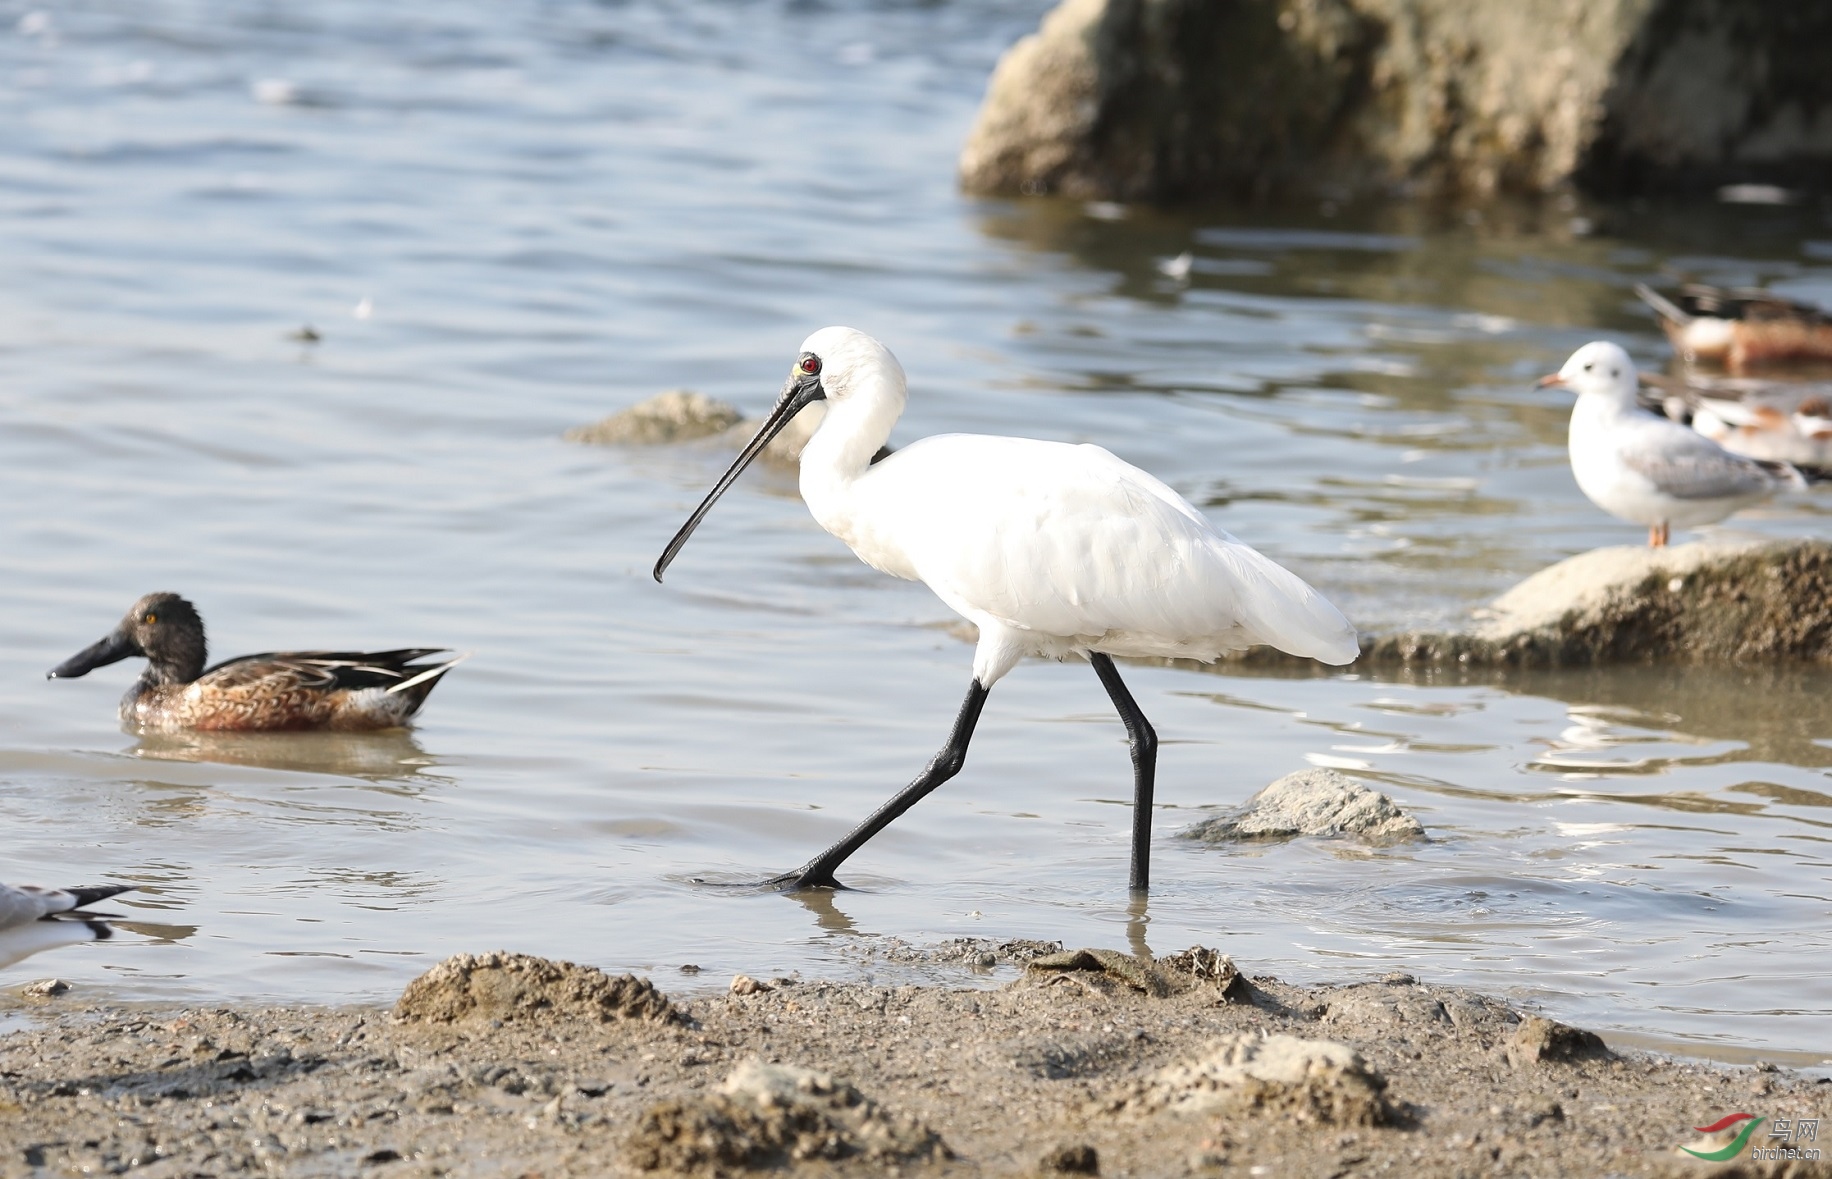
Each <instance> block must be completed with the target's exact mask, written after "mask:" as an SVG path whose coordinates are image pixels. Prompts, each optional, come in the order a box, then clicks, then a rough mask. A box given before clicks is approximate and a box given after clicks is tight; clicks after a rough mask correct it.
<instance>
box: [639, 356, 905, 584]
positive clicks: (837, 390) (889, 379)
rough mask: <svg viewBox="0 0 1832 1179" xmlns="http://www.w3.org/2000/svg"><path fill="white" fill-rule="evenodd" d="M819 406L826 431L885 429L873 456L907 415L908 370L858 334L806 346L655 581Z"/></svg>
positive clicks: (659, 564) (671, 545) (673, 544)
mask: <svg viewBox="0 0 1832 1179" xmlns="http://www.w3.org/2000/svg"><path fill="white" fill-rule="evenodd" d="M816 401H824V402H826V403H827V417H826V419H824V420H823V421H822V423H821V424H822V427H823V428H835V427H833V423H834V421H835V419H836V418H837V419H840V420H842V421H844V422H845V423H846V424H845V425H843V426H840V427H837V428H840V429H847V430H851V431H855V432H857V433H859V434H860V435H861V436H862V437H864V436H867V435H869V434H870V433H871V432H872V431H874V430H877V429H879V428H880V427H881V429H882V433H881V434H880V436H879V437H878V438H877V439H876V440H875V441H872V442H871V443H870V446H869V447H868V448H867V450H866V452H865V453H866V454H867V455H869V454H871V453H872V452H873V451H875V450H877V448H878V445H879V444H880V443H881V442H883V440H884V438H885V437H888V436H889V435H890V427H891V424H892V423H894V422H895V421H896V420H897V416H898V415H899V414H901V413H902V412H903V401H904V376H903V366H902V365H900V364H898V363H897V358H896V357H895V356H892V355H891V350H890V349H889V348H886V347H885V346H884V345H883V344H880V343H878V341H876V340H874V339H872V338H871V337H870V336H868V335H866V334H865V333H864V332H862V331H859V330H858V329H857V328H849V327H826V328H822V329H821V330H820V331H818V332H815V333H814V334H813V335H811V336H809V337H808V338H807V339H806V340H803V341H802V346H801V352H800V353H799V354H798V355H797V356H796V358H795V363H794V364H793V365H791V366H790V367H789V379H788V380H787V381H784V382H783V386H782V393H781V394H780V395H779V396H778V397H777V398H776V405H775V407H774V408H773V409H771V410H770V416H769V417H767V418H765V419H764V421H763V425H762V426H761V427H760V428H759V429H758V431H757V436H756V437H755V438H752V439H751V440H750V441H749V442H747V443H745V445H744V449H743V450H741V451H739V452H738V457H737V458H736V459H735V460H733V462H732V465H731V468H730V469H729V470H727V471H726V472H725V474H724V475H722V476H720V478H719V481H718V482H717V483H715V484H713V488H712V490H711V491H709V492H707V494H706V498H705V499H703V500H701V501H700V506H699V507H697V508H695V509H694V510H693V515H691V516H689V517H687V523H685V524H683V525H681V530H680V531H679V532H677V533H675V534H674V539H673V540H671V541H669V542H668V547H667V548H666V549H664V550H662V555H661V559H660V560H658V561H656V562H655V580H657V581H660V580H661V579H662V574H663V573H666V572H667V570H668V566H669V564H670V563H672V562H673V560H674V558H675V556H676V554H678V553H679V552H680V551H681V546H683V545H685V544H686V543H687V538H688V537H689V536H692V535H693V530H694V529H695V528H698V527H699V526H700V521H701V520H703V519H704V518H705V517H706V513H707V512H709V511H711V510H712V505H713V504H714V503H716V502H717V501H718V499H719V497H720V496H721V495H724V494H725V489H726V488H728V487H730V486H731V485H732V484H733V483H734V482H736V481H737V478H738V476H739V475H741V474H743V473H744V468H746V467H748V466H750V465H751V460H752V459H754V458H756V457H757V456H758V455H759V454H761V453H762V452H763V448H764V447H766V446H768V445H769V444H770V440H771V439H772V438H774V437H776V435H778V434H780V433H781V432H782V429H783V427H784V426H787V425H788V424H789V422H790V421H791V420H792V419H793V418H794V417H795V415H796V414H798V413H800V412H801V411H802V410H804V409H806V408H807V407H808V406H809V405H812V404H813V403H814V402H816Z"/></svg>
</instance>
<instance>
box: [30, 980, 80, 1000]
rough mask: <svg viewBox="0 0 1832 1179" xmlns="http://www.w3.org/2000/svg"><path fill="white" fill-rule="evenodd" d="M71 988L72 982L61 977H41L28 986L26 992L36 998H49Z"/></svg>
mask: <svg viewBox="0 0 1832 1179" xmlns="http://www.w3.org/2000/svg"><path fill="white" fill-rule="evenodd" d="M69 989H70V984H69V983H67V982H65V981H64V980H63V979H61V978H41V979H39V980H38V981H37V982H35V983H33V984H32V985H30V986H28V987H26V988H25V989H24V991H23V993H24V994H26V995H29V996H31V997H32V998H34V999H49V998H52V997H54V996H57V995H61V994H63V993H65V992H66V991H68V990H69Z"/></svg>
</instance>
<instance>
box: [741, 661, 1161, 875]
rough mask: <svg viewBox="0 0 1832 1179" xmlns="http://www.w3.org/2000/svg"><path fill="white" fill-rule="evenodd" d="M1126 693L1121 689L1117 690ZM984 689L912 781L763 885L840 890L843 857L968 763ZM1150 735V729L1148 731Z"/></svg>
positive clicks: (972, 689)
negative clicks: (849, 830)
mask: <svg viewBox="0 0 1832 1179" xmlns="http://www.w3.org/2000/svg"><path fill="white" fill-rule="evenodd" d="M1120 690H1121V691H1125V689H1124V688H1122V689H1120ZM986 694H987V689H985V688H982V687H980V681H978V680H977V679H976V680H974V681H973V683H972V684H971V685H969V686H968V688H967V699H965V700H964V701H962V702H961V710H960V714H959V715H958V716H956V717H955V718H954V730H953V731H952V732H950V733H949V734H948V743H947V744H946V745H944V746H942V747H941V752H940V753H937V754H936V755H935V756H934V757H933V758H932V759H930V761H929V765H928V768H927V769H925V770H923V771H922V773H921V774H919V775H917V778H916V780H915V781H914V782H911V783H910V784H909V785H908V786H905V787H904V788H903V789H902V790H900V791H898V792H897V796H896V797H895V798H893V799H891V800H890V801H889V802H887V803H885V804H884V805H883V806H881V807H879V808H878V809H877V810H875V811H873V812H872V813H871V817H870V818H868V819H866V820H865V821H864V822H863V823H860V824H859V825H858V826H857V827H854V828H853V829H852V833H851V834H849V835H848V836H846V838H844V839H842V840H840V841H839V842H838V843H836V844H834V845H833V846H832V847H830V848H828V849H827V850H826V851H824V852H822V853H821V854H820V855H818V856H815V857H814V858H813V859H812V860H809V861H808V862H807V863H806V864H804V865H802V866H801V867H800V868H798V869H796V870H795V871H793V872H788V873H785V874H784V875H781V876H778V877H776V879H774V880H770V881H767V882H766V883H768V884H771V885H774V886H776V887H778V888H839V887H840V882H839V881H838V880H835V879H834V878H833V874H834V872H835V871H836V870H837V869H838V868H839V866H840V865H841V864H843V863H845V862H846V858H847V857H848V856H850V855H852V853H853V852H856V851H858V850H859V849H860V848H862V847H864V846H865V844H866V841H867V840H869V839H870V838H871V837H872V836H874V835H876V834H877V833H878V832H880V831H882V830H884V829H885V828H886V827H888V826H890V825H891V823H892V821H894V820H895V819H896V818H897V816H898V815H901V814H902V813H903V812H904V811H907V810H909V809H910V808H911V807H913V806H915V805H916V804H917V803H918V802H920V801H921V800H922V798H923V796H924V795H926V794H928V793H929V791H931V790H933V789H935V788H936V787H937V786H940V785H941V784H942V783H943V782H946V781H947V780H948V779H949V778H952V777H953V776H954V775H956V774H958V773H960V772H961V767H962V766H963V765H966V764H967V743H968V742H969V741H971V740H973V726H974V725H976V724H978V723H979V721H980V709H982V708H984V707H986ZM1147 731H1148V732H1149V730H1147Z"/></svg>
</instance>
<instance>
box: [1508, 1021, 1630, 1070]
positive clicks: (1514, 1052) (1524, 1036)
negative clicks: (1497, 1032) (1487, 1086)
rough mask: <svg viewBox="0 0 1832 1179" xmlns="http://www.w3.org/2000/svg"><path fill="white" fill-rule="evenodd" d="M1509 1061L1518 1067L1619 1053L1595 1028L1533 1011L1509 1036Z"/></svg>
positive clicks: (1600, 1058) (1603, 1056) (1609, 1056)
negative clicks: (1588, 1030)
mask: <svg viewBox="0 0 1832 1179" xmlns="http://www.w3.org/2000/svg"><path fill="white" fill-rule="evenodd" d="M1507 1055H1508V1061H1509V1063H1511V1064H1513V1065H1515V1066H1516V1067H1519V1066H1522V1065H1529V1064H1545V1063H1547V1062H1550V1061H1557V1062H1570V1061H1574V1060H1608V1059H1610V1058H1611V1057H1612V1056H1614V1055H1615V1054H1614V1053H1612V1052H1611V1051H1610V1050H1609V1048H1608V1047H1607V1046H1606V1045H1605V1044H1604V1043H1603V1038H1602V1037H1601V1036H1599V1035H1597V1034H1596V1033H1595V1032H1587V1031H1585V1030H1584V1029H1583V1028H1574V1027H1570V1026H1568V1025H1566V1024H1562V1023H1558V1022H1557V1021H1555V1020H1550V1019H1547V1018H1545V1017H1544V1016H1539V1015H1529V1016H1528V1017H1527V1018H1525V1019H1523V1020H1521V1021H1520V1026H1519V1027H1517V1028H1515V1029H1514V1034H1513V1035H1511V1036H1509V1037H1508V1042H1507Z"/></svg>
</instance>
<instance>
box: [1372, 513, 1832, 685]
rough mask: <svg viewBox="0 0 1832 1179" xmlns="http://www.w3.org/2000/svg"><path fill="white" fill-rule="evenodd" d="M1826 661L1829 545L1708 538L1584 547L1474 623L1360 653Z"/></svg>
mask: <svg viewBox="0 0 1832 1179" xmlns="http://www.w3.org/2000/svg"><path fill="white" fill-rule="evenodd" d="M1777 659H1803V660H1812V661H1816V662H1825V661H1827V660H1832V545H1828V544H1827V543H1825V542H1824V541H1818V540H1780V541H1777V540H1770V539H1767V538H1762V537H1750V536H1747V535H1745V536H1716V537H1712V538H1710V539H1707V540H1701V541H1695V542H1693V543H1691V544H1682V545H1674V546H1672V547H1671V548H1663V549H1654V548H1646V547H1643V546H1639V545H1633V546H1631V545H1623V546H1620V547H1615V548H1604V549H1594V550H1592V551H1591V552H1588V553H1581V554H1579V555H1578V556H1575V557H1571V558H1569V559H1567V560H1564V561H1560V562H1559V563H1558V564H1556V565H1553V566H1551V567H1550V568H1548V569H1542V570H1541V571H1540V572H1538V573H1536V574H1534V575H1533V576H1532V577H1529V578H1527V579H1526V580H1525V581H1523V582H1521V583H1520V584H1519V585H1517V586H1515V587H1514V588H1513V589H1511V590H1509V591H1508V592H1507V593H1505V594H1503V595H1502V596H1501V597H1499V598H1497V599H1496V600H1495V601H1494V603H1493V604H1492V605H1490V606H1489V607H1488V608H1487V609H1486V610H1482V611H1479V612H1478V613H1477V617H1476V625H1475V626H1474V627H1473V628H1472V629H1470V630H1468V631H1464V632H1453V633H1449V634H1430V633H1411V634H1402V635H1393V636H1387V637H1383V638H1380V639H1377V640H1375V641H1374V642H1373V643H1372V644H1371V645H1370V646H1369V647H1367V648H1366V649H1364V650H1363V652H1362V655H1361V660H1362V662H1363V663H1368V662H1380V661H1385V662H1397V663H1457V664H1464V665H1510V666H1520V667H1558V666H1571V665H1585V664H1605V663H1653V662H1663V661H1671V662H1683V663H1714V662H1723V663H1739V662H1755V661H1771V660H1777Z"/></svg>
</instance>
